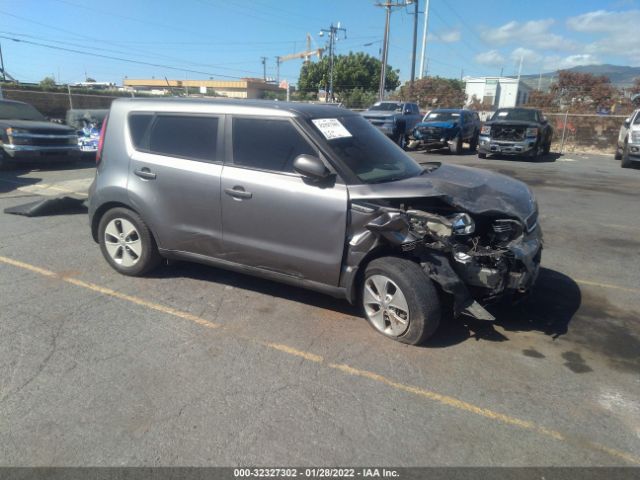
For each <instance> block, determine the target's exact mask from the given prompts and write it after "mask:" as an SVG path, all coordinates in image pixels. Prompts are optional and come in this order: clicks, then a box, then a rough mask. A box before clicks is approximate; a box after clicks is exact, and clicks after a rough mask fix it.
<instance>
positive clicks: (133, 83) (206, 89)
mask: <svg viewBox="0 0 640 480" xmlns="http://www.w3.org/2000/svg"><path fill="white" fill-rule="evenodd" d="M122 84H123V86H124V88H125V89H127V90H132V91H136V92H138V91H140V92H149V93H155V94H158V95H164V94H170V93H176V91H177V90H181V91H183V92H184V93H187V94H202V95H214V96H221V97H229V98H258V99H259V98H264V96H265V93H266V92H274V93H283V92H286V90H284V89H282V88H280V87H279V86H278V85H276V84H274V83H269V82H265V81H264V80H262V79H259V78H243V79H241V80H170V79H169V80H167V79H164V78H163V79H155V78H151V79H132V78H125V79H124V81H123V82H122Z"/></svg>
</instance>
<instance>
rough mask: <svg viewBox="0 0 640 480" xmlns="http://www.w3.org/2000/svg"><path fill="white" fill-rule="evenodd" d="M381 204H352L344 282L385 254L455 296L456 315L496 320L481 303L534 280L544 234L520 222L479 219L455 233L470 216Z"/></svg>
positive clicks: (491, 217)
mask: <svg viewBox="0 0 640 480" xmlns="http://www.w3.org/2000/svg"><path fill="white" fill-rule="evenodd" d="M381 203H382V205H381V204H380V203H373V202H371V203H363V202H354V203H353V204H352V209H351V215H352V218H351V227H352V229H351V232H352V234H351V236H350V238H349V243H348V246H347V247H348V248H347V250H346V257H347V258H346V259H345V260H346V262H345V264H346V270H345V272H344V273H345V274H346V275H345V278H346V277H348V276H349V275H350V276H351V279H353V278H355V273H356V271H357V269H358V266H359V265H360V264H361V262H363V261H364V260H365V259H366V257H368V256H375V255H376V254H377V253H378V252H380V250H383V251H384V252H383V253H381V254H385V255H401V256H406V257H410V258H412V259H414V260H415V261H416V262H418V263H420V265H421V266H422V268H423V269H424V271H425V274H426V275H427V276H428V277H429V278H431V279H432V280H433V281H434V282H435V283H436V284H437V285H439V286H440V288H441V289H442V291H444V292H446V293H447V294H450V295H451V296H452V298H453V310H454V315H456V316H457V315H459V314H462V313H464V314H468V315H471V316H473V317H475V318H477V319H480V320H490V321H491V320H494V317H493V316H492V315H491V314H490V313H489V312H488V311H487V310H486V309H485V308H484V307H483V306H482V304H484V303H488V302H489V301H491V300H495V299H498V298H500V297H501V296H503V295H504V294H506V293H508V292H512V291H517V292H521V293H522V292H525V291H526V290H527V289H529V288H530V287H531V286H532V284H533V282H534V281H535V276H536V275H537V269H538V265H539V262H540V250H541V247H542V245H541V236H540V234H539V231H538V232H527V231H526V226H525V225H524V224H522V222H520V221H518V220H517V219H514V218H495V217H496V216H495V215H493V216H488V217H487V218H482V217H481V216H478V215H476V217H475V220H476V222H475V223H474V228H473V229H471V228H467V229H466V230H465V229H464V228H462V229H460V230H459V231H456V228H459V226H456V220H458V219H460V218H461V217H460V215H461V214H464V215H466V218H468V219H470V218H471V217H469V216H468V214H466V212H461V211H460V210H458V209H456V210H458V211H457V212H455V213H452V210H451V208H450V207H449V208H445V209H442V208H441V207H442V205H439V206H438V205H433V210H435V211H438V210H440V211H439V212H438V213H433V211H427V210H426V208H424V207H426V205H424V204H422V205H420V206H421V208H420V209H416V208H411V207H406V206H405V204H400V205H397V206H396V205H393V203H390V202H384V201H382V202H381ZM498 216H499V215H498ZM468 221H472V220H467V222H468ZM463 227H464V225H463ZM538 228H539V227H538ZM461 232H462V233H461ZM465 232H466V233H465Z"/></svg>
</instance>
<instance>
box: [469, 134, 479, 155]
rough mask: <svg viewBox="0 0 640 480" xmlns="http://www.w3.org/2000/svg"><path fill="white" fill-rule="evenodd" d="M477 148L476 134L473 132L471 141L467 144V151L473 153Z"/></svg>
mask: <svg viewBox="0 0 640 480" xmlns="http://www.w3.org/2000/svg"><path fill="white" fill-rule="evenodd" d="M477 148H478V132H475V133H474V134H473V137H471V141H470V142H469V149H470V150H471V151H472V152H475V151H476V149H477Z"/></svg>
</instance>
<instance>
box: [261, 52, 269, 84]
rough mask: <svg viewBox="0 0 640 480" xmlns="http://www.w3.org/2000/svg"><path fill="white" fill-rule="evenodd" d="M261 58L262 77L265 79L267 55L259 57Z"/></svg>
mask: <svg viewBox="0 0 640 480" xmlns="http://www.w3.org/2000/svg"><path fill="white" fill-rule="evenodd" d="M260 58H261V59H262V79H263V80H264V81H265V82H266V81H267V57H260Z"/></svg>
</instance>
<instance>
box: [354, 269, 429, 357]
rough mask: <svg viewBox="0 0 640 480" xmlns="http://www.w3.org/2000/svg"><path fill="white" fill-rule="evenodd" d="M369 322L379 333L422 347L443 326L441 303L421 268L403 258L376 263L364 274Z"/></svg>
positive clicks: (363, 298)
mask: <svg viewBox="0 0 640 480" xmlns="http://www.w3.org/2000/svg"><path fill="white" fill-rule="evenodd" d="M361 301H362V307H363V309H364V313H365V315H366V317H367V320H368V321H369V323H370V324H371V326H372V327H373V328H375V329H376V330H377V331H378V332H380V333H382V334H383V335H386V336H388V337H391V338H392V339H394V340H397V341H399V342H402V343H407V344H410V345H419V344H421V343H423V342H424V341H425V340H427V339H428V338H429V337H431V336H432V335H433V334H434V332H435V331H436V329H437V328H438V325H439V324H440V318H441V311H440V299H439V297H438V292H437V291H436V289H435V287H434V285H433V282H432V281H431V279H430V278H429V277H428V276H427V275H426V274H425V273H424V271H423V270H422V268H421V267H420V265H419V264H417V263H415V262H413V261H411V260H407V259H406V258H400V257H382V258H378V259H376V260H373V261H372V262H371V263H369V265H368V266H367V268H366V270H365V274H364V281H363V285H362V295H361Z"/></svg>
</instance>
